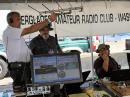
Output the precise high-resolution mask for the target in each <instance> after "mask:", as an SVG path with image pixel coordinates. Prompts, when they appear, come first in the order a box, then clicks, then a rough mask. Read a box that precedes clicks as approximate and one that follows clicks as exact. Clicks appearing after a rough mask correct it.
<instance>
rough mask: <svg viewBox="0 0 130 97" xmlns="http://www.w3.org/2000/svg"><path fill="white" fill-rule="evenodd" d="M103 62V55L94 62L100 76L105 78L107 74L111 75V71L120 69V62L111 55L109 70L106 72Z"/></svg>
mask: <svg viewBox="0 0 130 97" xmlns="http://www.w3.org/2000/svg"><path fill="white" fill-rule="evenodd" d="M103 62H104V61H103V59H102V58H101V57H99V58H97V59H96V60H95V62H94V68H95V71H96V74H97V76H98V77H99V78H104V77H106V76H109V73H110V72H111V71H113V70H117V69H119V65H118V63H117V62H116V61H115V60H114V59H113V58H112V57H110V56H109V64H110V65H109V67H108V72H106V71H105V70H104V69H103Z"/></svg>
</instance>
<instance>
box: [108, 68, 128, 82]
mask: <svg viewBox="0 0 130 97" xmlns="http://www.w3.org/2000/svg"><path fill="white" fill-rule="evenodd" d="M110 80H111V81H128V80H130V69H122V70H116V71H112V72H111V73H110Z"/></svg>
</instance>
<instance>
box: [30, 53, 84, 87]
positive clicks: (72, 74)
mask: <svg viewBox="0 0 130 97" xmlns="http://www.w3.org/2000/svg"><path fill="white" fill-rule="evenodd" d="M31 58H32V82H33V84H36V85H51V84H60V83H75V82H81V81H82V70H81V62H80V55H79V54H78V53H67V54H53V55H34V56H32V57H31Z"/></svg>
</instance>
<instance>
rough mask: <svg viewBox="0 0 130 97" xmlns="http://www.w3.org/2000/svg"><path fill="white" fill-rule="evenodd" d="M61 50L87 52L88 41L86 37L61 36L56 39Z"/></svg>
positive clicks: (88, 48)
mask: <svg viewBox="0 0 130 97" xmlns="http://www.w3.org/2000/svg"><path fill="white" fill-rule="evenodd" d="M58 43H59V45H60V47H61V49H62V51H63V52H79V53H83V52H89V51H90V41H89V39H88V38H86V37H63V38H59V39H58Z"/></svg>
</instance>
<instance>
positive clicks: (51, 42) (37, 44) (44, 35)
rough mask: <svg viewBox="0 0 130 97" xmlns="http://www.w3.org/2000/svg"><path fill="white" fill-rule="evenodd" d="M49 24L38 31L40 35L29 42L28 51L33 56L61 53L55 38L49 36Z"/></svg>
mask: <svg viewBox="0 0 130 97" xmlns="http://www.w3.org/2000/svg"><path fill="white" fill-rule="evenodd" d="M52 30H53V28H51V24H48V25H47V26H46V27H44V28H42V29H40V30H39V32H40V34H39V35H38V36H36V37H35V38H33V39H32V40H31V42H30V45H29V46H30V49H31V51H32V53H33V54H34V55H39V54H53V53H61V52H62V51H61V49H60V46H59V45H58V43H57V40H56V38H55V37H53V36H51V35H49V31H52Z"/></svg>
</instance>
